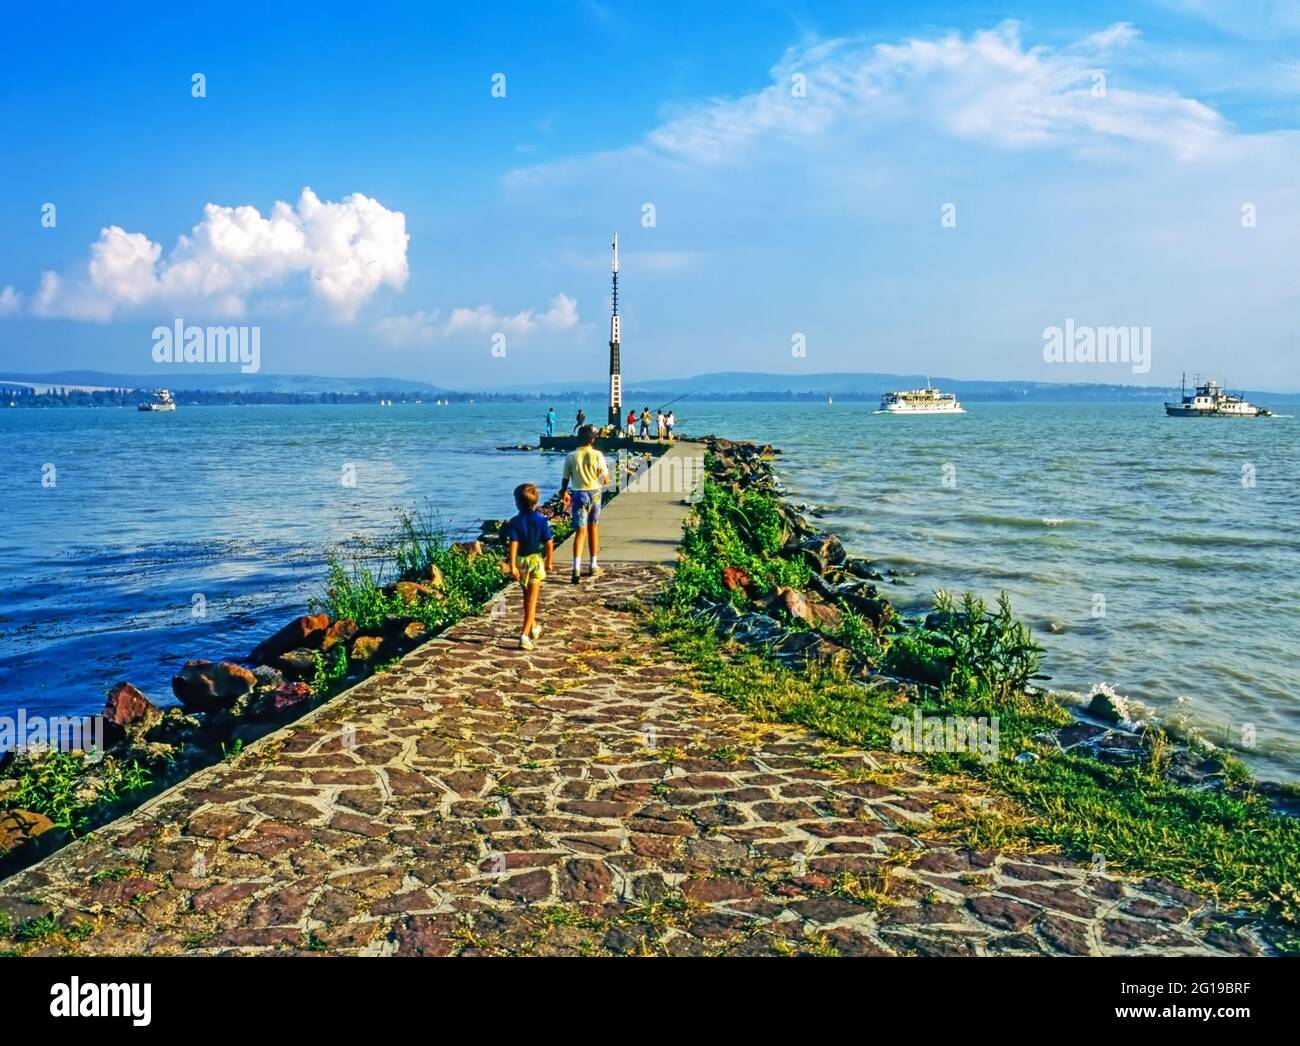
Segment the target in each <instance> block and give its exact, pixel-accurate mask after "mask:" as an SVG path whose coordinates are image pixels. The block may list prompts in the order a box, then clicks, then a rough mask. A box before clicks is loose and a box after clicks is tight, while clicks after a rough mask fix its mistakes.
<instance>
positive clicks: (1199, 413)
mask: <svg viewBox="0 0 1300 1046" xmlns="http://www.w3.org/2000/svg"><path fill="white" fill-rule="evenodd" d="M1165 413H1166V414H1167V415H1168V416H1169V417H1171V418H1269V417H1272V411H1268V410H1264V409H1262V408H1257V409H1255V410H1201V409H1198V408H1195V407H1184V406H1183V405H1182V404H1181V403H1166V404H1165Z"/></svg>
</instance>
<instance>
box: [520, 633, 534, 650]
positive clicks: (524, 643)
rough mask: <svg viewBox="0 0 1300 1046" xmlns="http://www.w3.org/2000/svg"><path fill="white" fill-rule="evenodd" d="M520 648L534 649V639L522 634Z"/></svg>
mask: <svg viewBox="0 0 1300 1046" xmlns="http://www.w3.org/2000/svg"><path fill="white" fill-rule="evenodd" d="M519 648H520V649H521V650H532V649H533V641H532V640H531V639H529V638H528V637H527V636H520V637H519Z"/></svg>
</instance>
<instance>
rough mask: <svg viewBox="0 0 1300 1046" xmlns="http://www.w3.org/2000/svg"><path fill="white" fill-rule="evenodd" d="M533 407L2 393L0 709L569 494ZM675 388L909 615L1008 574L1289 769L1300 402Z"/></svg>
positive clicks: (228, 643)
mask: <svg viewBox="0 0 1300 1046" xmlns="http://www.w3.org/2000/svg"><path fill="white" fill-rule="evenodd" d="M545 406H546V405H542V407H541V409H540V410H539V409H538V407H537V405H533V404H526V405H513V404H512V405H491V406H483V405H474V404H460V405H453V406H447V407H436V406H434V405H432V404H423V405H414V404H412V405H405V406H403V405H397V406H393V407H387V408H381V407H378V406H320V407H208V408H197V407H195V408H182V409H181V410H178V411H177V412H176V413H175V414H171V415H162V414H159V415H146V414H137V413H136V412H134V411H119V410H48V411H38V410H10V411H5V412H3V413H0V473H2V474H3V476H4V478H5V483H6V493H7V497H6V499H5V504H6V513H5V514H6V524H7V525H6V526H5V528H4V530H3V536H2V537H0V571H2V575H0V714H5V713H6V711H7V710H9V709H12V708H15V707H18V706H20V705H22V706H25V707H27V708H28V709H29V710H42V711H51V710H59V711H65V710H66V711H87V710H93V709H94V708H96V707H97V706H98V705H99V703H100V702H101V700H102V695H103V691H104V690H105V689H106V688H107V687H108V686H110V685H111V684H112V683H114V682H116V681H117V680H118V679H130V680H131V681H132V682H135V683H136V684H137V685H138V686H141V688H142V689H144V690H145V691H146V693H149V694H150V695H151V696H153V697H154V698H155V699H158V700H162V699H165V698H166V697H167V696H168V695H169V692H170V691H169V685H168V680H169V679H170V676H171V674H172V673H173V671H174V670H175V669H176V667H177V666H178V665H179V664H180V663H181V662H182V661H183V660H184V659H186V658H187V657H199V656H206V657H224V656H238V655H240V654H243V653H245V652H246V651H247V649H248V648H249V647H251V646H252V645H253V643H254V642H255V641H256V640H257V639H258V638H260V637H261V636H262V635H263V634H265V632H266V631H267V630H268V628H269V627H271V626H274V625H276V624H278V623H279V622H280V621H281V620H282V619H285V618H288V617H290V616H292V615H293V614H295V613H298V612H300V611H301V608H302V606H303V604H304V603H305V601H306V600H307V598H308V597H309V596H311V595H313V594H317V593H319V588H320V582H321V579H322V577H323V574H324V569H325V566H324V555H325V553H326V551H327V550H329V549H337V548H343V549H345V550H346V549H347V548H349V547H352V546H355V544H356V543H357V542H358V539H360V540H365V539H372V538H375V537H378V536H380V535H382V534H383V533H384V532H385V531H386V530H387V529H388V528H389V526H390V525H391V523H392V521H393V519H394V516H395V512H396V510H397V509H399V508H402V507H411V506H414V505H417V504H419V503H421V502H422V501H424V500H425V499H427V500H428V501H429V503H430V504H432V505H433V506H434V507H436V509H437V510H438V512H439V515H440V516H441V519H442V522H443V524H444V526H445V527H446V528H447V529H448V530H449V532H451V533H454V534H456V535H457V536H463V535H465V534H469V533H472V532H474V531H475V530H476V528H477V525H478V523H479V521H480V520H482V519H483V518H485V517H496V516H501V515H506V514H508V513H509V511H510V489H511V488H512V487H513V486H514V485H515V484H516V483H519V482H522V481H524V480H533V481H535V482H538V483H539V485H541V486H542V487H543V488H544V489H548V490H549V489H553V488H554V487H555V486H556V485H558V480H559V467H560V462H559V459H558V457H556V456H552V455H536V454H519V453H510V452H498V451H496V450H495V449H494V448H495V447H496V446H497V445H499V444H506V443H517V442H531V441H534V440H535V438H536V434H537V432H538V430H539V428H540V420H541V415H542V414H543V413H544V411H545ZM555 406H556V409H557V410H558V411H559V413H560V416H561V418H562V419H565V418H571V417H572V414H573V411H574V409H575V407H574V405H573V404H568V403H556V404H555ZM583 406H584V408H585V409H586V411H587V413H588V415H589V416H598V415H599V414H600V413H601V408H600V405H599V404H598V403H596V402H594V401H593V402H591V403H584V404H583ZM650 406H652V407H653V406H654V404H650ZM677 406H678V408H679V417H680V419H681V421H680V426H681V428H682V430H683V431H687V432H696V433H702V432H708V431H715V432H717V433H719V434H723V435H728V436H731V437H734V438H739V439H756V440H761V441H765V442H771V443H773V444H775V445H776V446H778V447H781V448H782V449H783V450H784V451H785V454H784V456H783V457H782V458H781V459H779V462H778V465H779V472H780V475H781V478H782V481H783V483H784V484H785V486H786V487H787V489H788V491H789V492H790V494H791V496H792V498H793V499H794V500H796V501H801V502H807V503H808V504H810V505H812V506H814V507H815V508H816V509H817V511H819V512H821V513H823V516H822V522H823V524H824V525H825V526H826V528H827V529H830V530H834V531H836V532H837V533H839V534H840V535H841V536H842V537H843V538H844V539H845V542H846V544H848V545H850V546H851V547H852V548H854V549H855V550H857V551H859V552H861V553H862V554H864V555H867V556H869V557H870V558H872V559H875V560H876V561H877V562H878V563H880V564H881V565H882V566H883V567H891V568H893V569H895V570H897V571H899V572H900V573H901V574H902V575H903V576H904V580H905V583H904V584H899V585H893V586H890V591H889V595H890V596H891V598H892V599H893V600H894V601H895V602H896V603H898V604H899V605H900V606H901V607H902V608H904V609H905V610H911V609H916V610H919V609H921V608H923V607H924V606H926V605H927V604H928V601H929V598H930V593H931V592H932V591H933V590H935V589H938V588H947V589H953V590H962V589H971V590H974V591H977V592H980V593H982V594H984V595H986V596H990V597H992V596H996V594H997V592H998V591H999V590H1003V589H1005V590H1006V591H1007V592H1008V593H1009V594H1010V595H1011V597H1012V600H1013V605H1014V606H1015V608H1016V609H1017V611H1018V612H1019V613H1020V614H1021V615H1022V616H1023V617H1024V618H1025V619H1026V620H1027V621H1028V622H1029V623H1030V624H1031V626H1032V627H1033V629H1034V632H1035V634H1036V636H1037V637H1038V639H1039V640H1040V642H1042V643H1043V645H1044V646H1045V647H1046V648H1047V650H1048V654H1047V658H1046V665H1045V669H1044V671H1046V672H1047V673H1049V674H1050V675H1051V676H1052V680H1051V684H1050V685H1051V686H1053V687H1059V688H1063V689H1065V690H1069V691H1075V692H1079V693H1087V692H1090V691H1091V688H1092V687H1093V686H1094V685H1096V684H1099V683H1106V684H1108V685H1110V686H1112V687H1113V688H1114V689H1115V690H1116V691H1117V692H1119V693H1121V694H1124V695H1126V696H1128V697H1131V698H1135V699H1138V700H1140V701H1142V702H1144V703H1146V704H1147V705H1149V706H1150V707H1151V708H1152V709H1153V710H1154V711H1155V712H1157V713H1158V714H1159V715H1160V716H1161V717H1163V718H1166V719H1170V720H1175V721H1182V722H1187V723H1190V724H1192V725H1195V726H1197V727H1198V728H1200V729H1201V730H1202V731H1204V732H1205V733H1206V735H1207V736H1209V737H1210V738H1211V739H1212V740H1216V741H1220V742H1223V741H1226V742H1227V743H1230V744H1231V745H1233V746H1234V747H1237V748H1239V749H1240V750H1241V753H1242V754H1243V755H1244V756H1245V757H1246V759H1247V761H1248V762H1250V763H1251V764H1252V765H1253V766H1255V767H1256V769H1257V770H1258V771H1259V772H1260V773H1261V774H1262V775H1264V776H1269V777H1288V778H1294V777H1300V698H1298V697H1297V694H1298V693H1300V686H1298V685H1297V684H1300V671H1298V670H1297V668H1296V667H1295V666H1296V664H1297V662H1298V661H1300V586H1297V584H1296V578H1297V576H1300V527H1297V523H1296V520H1297V519H1300V454H1298V453H1297V452H1298V451H1300V419H1294V418H1289V417H1284V418H1278V419H1273V420H1265V421H1245V420H1239V421H1227V420H1220V421H1208V420H1200V421H1198V420H1173V419H1166V418H1165V417H1163V415H1162V414H1161V413H1160V411H1159V407H1158V406H1154V407H1151V406H1127V405H1126V406H1106V405H1102V406H1098V405H1050V406H1027V405H1000V404H987V405H986V404H979V403H973V404H968V407H969V413H968V414H966V415H962V416H957V417H912V418H906V417H903V418H900V417H887V416H881V415H874V414H873V413H872V405H870V404H857V403H844V404H839V403H837V404H834V405H827V404H734V405H733V404H725V405H724V404H710V403H689V402H687V403H682V404H678V405H677ZM1287 412H1288V413H1291V412H1294V413H1297V414H1300V409H1296V410H1294V411H1290V410H1288V411H1287ZM47 463H48V464H53V465H55V467H56V469H57V473H56V477H57V484H56V486H54V487H52V488H51V487H45V486H42V482H41V481H42V466H43V465H45V464H47ZM347 464H351V465H354V466H355V471H356V482H355V485H353V486H346V485H344V484H343V483H342V482H341V479H342V477H343V475H344V466H345V465H347ZM1252 474H1253V485H1243V477H1246V478H1247V479H1249V478H1250V477H1251V476H1252ZM196 594H199V595H201V596H202V598H203V600H204V601H205V602H206V616H204V617H195V616H194V613H193V607H194V602H195V595H196ZM1252 734H1253V744H1252V743H1250V742H1251V740H1252ZM1243 741H1244V742H1246V743H1245V744H1244V745H1243Z"/></svg>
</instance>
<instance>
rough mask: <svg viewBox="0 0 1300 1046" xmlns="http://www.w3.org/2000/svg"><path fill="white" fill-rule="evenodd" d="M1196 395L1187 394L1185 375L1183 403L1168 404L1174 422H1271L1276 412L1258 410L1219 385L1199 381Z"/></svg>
mask: <svg viewBox="0 0 1300 1046" xmlns="http://www.w3.org/2000/svg"><path fill="white" fill-rule="evenodd" d="M1195 389H1196V391H1195V392H1194V393H1193V394H1192V395H1190V396H1189V395H1188V394H1187V375H1186V374H1184V375H1183V383H1182V401H1181V402H1180V403H1170V402H1168V401H1166V402H1165V413H1166V414H1167V415H1168V416H1169V417H1171V418H1271V417H1272V416H1273V412H1272V411H1271V410H1268V409H1266V408H1264V407H1257V406H1255V405H1254V404H1253V403H1249V402H1247V401H1246V400H1245V399H1244V398H1242V397H1241V396H1236V395H1233V394H1232V393H1230V392H1228V391H1226V390H1225V389H1224V387H1223V386H1222V385H1220V384H1219V383H1218V382H1217V381H1207V382H1201V381H1200V380H1199V379H1198V380H1197V384H1196V385H1195Z"/></svg>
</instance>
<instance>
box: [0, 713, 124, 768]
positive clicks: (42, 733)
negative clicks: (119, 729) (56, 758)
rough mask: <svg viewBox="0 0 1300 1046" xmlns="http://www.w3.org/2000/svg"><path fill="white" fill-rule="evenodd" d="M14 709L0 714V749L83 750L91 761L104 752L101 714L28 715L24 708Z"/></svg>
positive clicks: (23, 750)
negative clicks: (14, 713) (12, 712)
mask: <svg viewBox="0 0 1300 1046" xmlns="http://www.w3.org/2000/svg"><path fill="white" fill-rule="evenodd" d="M17 711H18V714H17V716H9V715H4V716H0V752H9V751H12V752H15V753H17V752H29V751H44V750H48V749H55V750H57V751H60V752H85V753H86V758H87V759H89V760H90V761H91V762H96V761H98V759H99V758H100V757H101V756H102V755H103V754H104V717H103V716H102V715H87V716H57V715H56V716H39V715H36V716H29V715H28V714H27V709H25V708H19V709H18V710H17Z"/></svg>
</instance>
